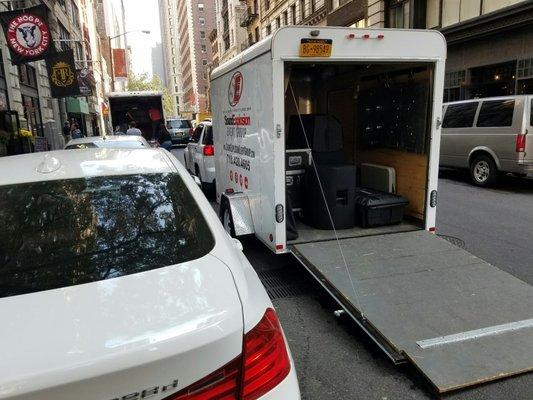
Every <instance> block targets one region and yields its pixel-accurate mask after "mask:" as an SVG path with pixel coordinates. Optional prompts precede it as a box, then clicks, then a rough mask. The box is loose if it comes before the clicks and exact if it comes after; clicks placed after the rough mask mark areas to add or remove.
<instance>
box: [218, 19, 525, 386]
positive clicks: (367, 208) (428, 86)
mask: <svg viewBox="0 0 533 400" xmlns="http://www.w3.org/2000/svg"><path fill="white" fill-rule="evenodd" d="M445 59H446V42H445V40H444V37H443V36H442V34H440V33H439V32H436V31H427V30H424V31H417V30H407V29H400V30H393V29H391V30H385V29H352V28H343V27H310V26H298V27H295V26H291V27H284V28H281V29H279V30H277V31H276V32H275V33H274V34H273V36H270V37H268V38H266V39H264V40H262V41H261V42H259V43H257V44H256V45H254V46H252V47H250V48H249V49H247V50H246V51H244V52H243V53H241V54H239V55H238V56H237V57H235V58H233V59H232V60H230V61H228V62H227V63H225V64H223V65H221V66H220V67H218V68H217V69H215V70H214V71H213V73H212V75H211V96H212V109H213V130H214V131H216V132H217V134H216V135H215V140H214V146H215V148H216V152H215V163H216V190H217V200H218V201H219V202H220V218H221V219H222V221H223V225H224V226H225V228H226V230H227V232H228V233H229V234H231V235H234V236H240V235H248V234H253V235H255V236H256V237H257V238H258V239H259V240H260V241H261V242H263V243H264V244H265V245H266V246H267V247H268V248H269V249H271V250H272V251H273V252H275V253H291V254H293V255H294V256H295V257H296V259H297V260H298V261H299V262H300V263H301V265H302V266H303V267H304V268H305V269H306V270H307V271H308V272H309V273H310V274H311V276H312V277H314V278H315V279H316V281H317V283H318V284H320V285H321V286H322V287H323V288H324V289H325V290H326V291H327V292H328V293H329V294H330V295H331V296H332V297H333V298H334V299H335V300H336V302H337V303H338V305H339V310H338V312H337V313H336V314H337V315H340V314H342V313H345V314H347V315H348V316H350V317H351V318H353V319H354V320H355V321H356V323H357V324H359V326H360V327H361V328H362V329H363V330H364V331H365V332H367V333H368V334H369V336H370V337H371V338H372V339H373V340H374V341H375V342H376V344H377V345H378V346H379V347H380V348H381V349H383V350H384V351H385V353H386V354H387V355H388V356H389V357H390V358H391V360H393V361H394V362H396V363H399V362H405V361H410V362H412V363H414V364H415V365H416V367H417V368H418V369H419V370H420V371H422V372H423V374H424V376H426V377H427V378H428V379H429V380H430V381H431V382H432V383H433V385H434V386H435V388H436V389H437V390H438V391H440V392H446V391H450V390H453V389H457V388H461V387H465V386H469V385H474V384H479V383H480V382H485V381H488V380H493V379H498V378H499V377H503V376H509V375H512V374H515V373H517V372H518V371H528V370H532V369H533V348H531V346H529V348H526V346H523V345H522V343H526V341H529V340H532V339H533V330H531V329H529V328H531V327H533V320H531V315H530V314H528V311H526V310H528V309H529V310H530V309H533V291H532V290H530V289H531V288H530V287H529V286H528V285H527V284H525V283H524V282H522V281H520V280H518V279H516V278H514V277H513V276H511V275H508V274H505V273H503V272H502V271H500V270H498V269H497V268H495V267H493V266H491V265H489V264H488V263H486V262H484V261H482V260H480V259H478V258H476V257H475V256H473V255H471V254H469V253H467V252H466V251H465V250H463V249H459V248H457V247H455V246H453V245H452V244H450V243H449V242H446V241H445V240H443V239H441V238H439V237H437V236H436V235H434V232H435V217H436V206H437V182H438V167H439V147H440V131H441V129H440V126H441V117H442V100H441V99H442V95H443V81H444V68H445ZM391 204H392V205H393V206H391ZM354 210H355V211H354ZM495 282H497V284H494V283H495ZM524 303H525V304H524ZM526 304H527V306H526ZM488 308H489V309H490V313H488V312H487V309H488ZM528 315H529V316H528ZM524 321H525V322H524ZM525 327H527V328H525ZM528 329H529V330H528ZM515 334H516V335H515ZM481 338H482V340H481ZM464 365H467V366H468V368H463V366H464Z"/></svg>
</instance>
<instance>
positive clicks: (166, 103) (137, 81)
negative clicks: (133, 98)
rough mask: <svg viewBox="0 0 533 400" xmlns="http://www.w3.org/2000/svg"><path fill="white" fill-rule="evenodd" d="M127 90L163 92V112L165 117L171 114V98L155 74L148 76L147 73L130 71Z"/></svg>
mask: <svg viewBox="0 0 533 400" xmlns="http://www.w3.org/2000/svg"><path fill="white" fill-rule="evenodd" d="M128 91H130V92H136V91H155V92H162V93H163V113H164V115H165V117H170V116H172V115H173V111H172V98H171V97H170V93H169V92H168V89H167V88H166V87H165V86H164V85H163V82H162V81H161V78H160V77H159V76H157V75H152V78H151V79H150V77H149V76H148V73H146V72H143V73H142V74H135V73H133V72H130V73H129V75H128Z"/></svg>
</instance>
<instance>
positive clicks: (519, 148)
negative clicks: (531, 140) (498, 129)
mask: <svg viewBox="0 0 533 400" xmlns="http://www.w3.org/2000/svg"><path fill="white" fill-rule="evenodd" d="M523 151H526V135H524V134H523V133H519V134H518V135H516V152H517V153H521V152H523Z"/></svg>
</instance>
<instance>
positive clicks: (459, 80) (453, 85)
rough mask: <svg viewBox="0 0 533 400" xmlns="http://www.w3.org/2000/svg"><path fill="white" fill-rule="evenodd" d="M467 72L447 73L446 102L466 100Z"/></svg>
mask: <svg viewBox="0 0 533 400" xmlns="http://www.w3.org/2000/svg"><path fill="white" fill-rule="evenodd" d="M465 88H466V71H452V72H447V73H446V75H445V76H444V102H445V103H446V102H449V101H457V100H463V99H464V98H465Z"/></svg>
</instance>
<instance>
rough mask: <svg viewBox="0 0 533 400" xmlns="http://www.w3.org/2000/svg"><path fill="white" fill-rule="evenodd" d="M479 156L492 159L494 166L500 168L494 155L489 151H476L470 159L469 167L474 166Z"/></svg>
mask: <svg viewBox="0 0 533 400" xmlns="http://www.w3.org/2000/svg"><path fill="white" fill-rule="evenodd" d="M479 156H487V157H490V158H491V159H492V161H494V165H496V168H498V163H497V162H496V160H495V159H494V157H493V156H492V154H490V153H489V152H488V151H485V150H476V151H474V152H473V153H472V154H470V157H469V158H468V165H470V166H472V163H473V162H474V160H475V159H476V157H479Z"/></svg>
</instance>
